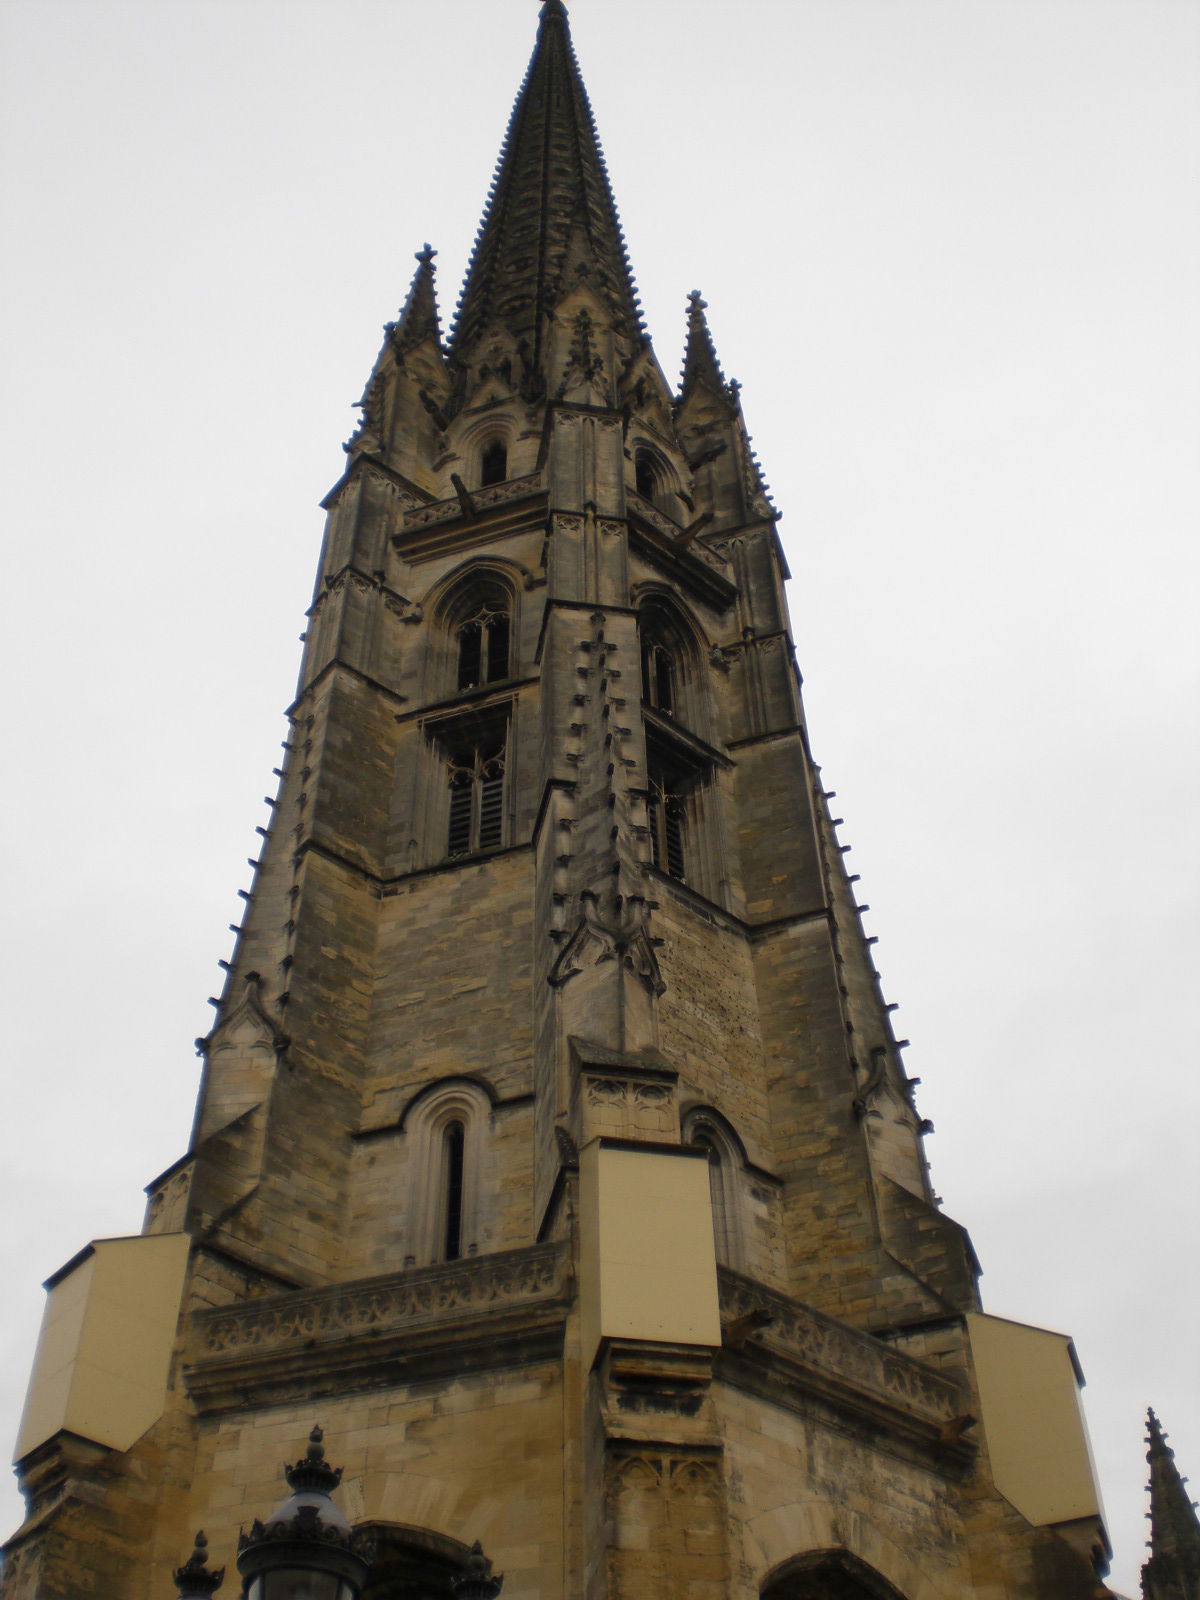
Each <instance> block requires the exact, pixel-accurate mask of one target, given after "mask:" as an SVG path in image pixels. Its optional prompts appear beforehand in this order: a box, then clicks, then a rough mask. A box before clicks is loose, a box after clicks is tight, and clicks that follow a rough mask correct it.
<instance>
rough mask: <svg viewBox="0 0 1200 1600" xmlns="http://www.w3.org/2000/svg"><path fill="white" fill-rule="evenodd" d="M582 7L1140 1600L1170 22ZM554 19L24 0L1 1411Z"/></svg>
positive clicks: (1193, 518)
mask: <svg viewBox="0 0 1200 1600" xmlns="http://www.w3.org/2000/svg"><path fill="white" fill-rule="evenodd" d="M572 9H573V21H574V28H575V37H576V42H577V45H578V48H579V51H580V55H581V58H582V62H583V67H584V72H585V76H586V78H587V81H588V84H589V87H590V89H591V92H592V98H593V102H594V105H595V109H596V113H597V117H598V119H599V123H600V128H601V133H602V136H603V138H604V141H605V145H606V149H607V153H608V157H609V164H610V168H611V171H612V176H613V180H614V184H615V187H616V190H617V195H618V199H619V201H620V203H621V208H622V212H623V216H624V220H625V223H626V230H627V233H628V237H629V244H630V250H631V253H632V257H633V263H634V268H635V271H636V273H637V275H638V279H639V282H640V285H641V288H642V291H643V297H644V300H645V304H646V308H647V314H648V318H649V321H650V326H651V330H652V332H653V333H654V335H655V338H656V345H657V349H658V352H659V356H660V359H661V360H662V362H663V365H664V367H665V368H666V370H667V371H668V373H669V374H671V375H672V376H673V375H674V374H675V373H676V372H677V371H678V366H679V360H680V351H681V344H682V330H683V312H684V304H685V295H686V292H687V291H688V290H689V289H691V288H693V287H699V288H701V289H702V290H703V291H704V293H705V295H706V296H707V298H708V300H709V302H710V306H711V311H710V316H711V320H712V323H713V326H714V330H715V333H716V336H717V340H718V344H719V347H720V349H721V353H722V356H723V359H724V361H725V365H726V368H727V370H728V371H729V372H730V373H731V374H732V375H734V376H736V377H738V378H739V379H741V381H742V382H743V384H744V386H745V388H744V399H745V405H746V410H747V415H748V417H749V420H750V424H751V426H752V428H753V429H754V430H755V433H756V438H757V443H758V447H759V450H760V453H761V456H762V459H763V462H764V465H765V468H766V471H767V474H768V477H769V479H770V481H771V483H772V485H773V487H774V490H775V493H776V497H777V500H778V502H779V504H780V506H781V507H782V509H783V511H784V513H785V520H784V522H783V525H782V527H783V532H784V537H785V540H786V543H787V547H788V551H789V556H790V560H791V563H792V570H793V573H794V577H795V581H794V583H793V585H792V605H793V612H794V617H795V625H796V633H797V640H798V645H799V651H800V658H801V662H802V665H803V667H804V670H805V674H806V682H807V693H808V700H809V710H810V716H811V722H812V729H813V738H814V743H815V746H816V749H817V751H818V756H819V759H821V760H822V761H823V762H824V764H825V775H826V778H827V781H828V786H829V787H832V788H835V789H836V790H837V791H838V803H837V810H838V813H839V814H840V815H843V816H844V817H845V818H846V827H845V829H844V832H843V837H844V839H846V840H847V841H849V842H850V843H852V844H853V846H854V849H855V854H854V855H853V857H852V858H851V859H852V861H853V863H854V867H855V869H856V870H857V871H859V872H861V874H862V889H863V896H862V897H863V899H865V900H867V901H869V902H870V904H871V905H872V907H873V910H872V911H871V913H870V915H869V918H868V921H869V924H870V929H871V931H872V932H873V933H876V934H878V935H879V938H880V943H879V946H878V954H879V962H880V966H881V968H882V971H883V973H884V977H885V982H886V985H887V989H888V992H889V997H890V998H892V999H894V1000H897V1001H898V1002H899V1003H900V1006H901V1009H900V1011H899V1013H898V1025H899V1029H900V1031H901V1033H903V1034H905V1035H907V1036H908V1037H909V1038H910V1039H911V1040H912V1048H911V1050H910V1051H909V1054H908V1062H909V1069H910V1071H912V1072H914V1073H916V1074H918V1075H919V1076H920V1077H921V1078H922V1079H923V1086H922V1089H921V1106H922V1109H923V1111H924V1112H925V1114H927V1115H929V1116H931V1117H932V1118H933V1119H934V1121H935V1122H936V1124H937V1130H938V1131H937V1136H936V1137H935V1138H934V1139H933V1140H932V1141H931V1146H930V1149H931V1157H932V1160H933V1163H934V1174H935V1178H936V1179H937V1181H938V1184H939V1187H940V1189H941V1192H942V1193H943V1195H944V1196H945V1199H946V1203H947V1207H948V1209H949V1210H950V1211H951V1213H952V1214H953V1215H955V1216H956V1217H958V1218H959V1219H961V1220H962V1221H964V1222H965V1223H966V1224H967V1225H968V1226H969V1227H970V1228H971V1230H972V1233H973V1236H974V1239H975V1243H976V1246H977V1248H978V1250H979V1253H980V1255H981V1257H982V1259H983V1263H984V1267H985V1269H986V1275H985V1278H984V1290H985V1293H986V1296H987V1304H988V1307H989V1309H991V1310H993V1311H996V1312H1000V1313H1003V1314H1006V1315H1010V1316H1014V1317H1017V1318H1022V1319H1025V1320H1029V1321H1034V1322H1040V1323H1043V1324H1045V1325H1048V1326H1052V1327H1056V1328H1062V1329H1066V1330H1069V1331H1071V1332H1073V1333H1074V1334H1075V1336H1076V1340H1077V1345H1078V1349H1079V1353H1080V1357H1081V1360H1082V1363H1083V1366H1084V1369H1085V1371H1086V1373H1087V1376H1088V1380H1089V1385H1088V1390H1087V1395H1086V1399H1087V1404H1088V1411H1089V1416H1090V1419H1091V1425H1092V1431H1093V1442H1094V1446H1095V1451H1096V1456H1097V1459H1098V1463H1099V1468H1100V1475H1101V1479H1102V1484H1103V1490H1104V1494H1105V1497H1106V1501H1107V1507H1108V1513H1109V1522H1110V1528H1111V1532H1112V1536H1113V1540H1114V1543H1115V1545H1116V1547H1117V1556H1116V1563H1115V1566H1114V1572H1113V1581H1114V1583H1115V1584H1116V1586H1117V1587H1118V1588H1123V1589H1124V1590H1126V1591H1129V1592H1132V1591H1133V1589H1134V1586H1135V1584H1136V1571H1137V1567H1138V1565H1139V1563H1140V1561H1141V1559H1142V1550H1141V1541H1142V1539H1143V1536H1144V1525H1143V1522H1142V1512H1143V1503H1142V1498H1141V1480H1142V1475H1143V1462H1142V1459H1141V1449H1142V1446H1141V1419H1142V1415H1143V1413H1144V1408H1145V1406H1146V1405H1147V1404H1153V1405H1155V1406H1156V1407H1157V1408H1158V1409H1159V1410H1160V1412H1161V1414H1162V1416H1163V1418H1164V1421H1165V1423H1166V1425H1167V1426H1168V1428H1169V1429H1171V1431H1172V1434H1173V1437H1174V1442H1175V1444H1176V1446H1177V1448H1178V1451H1179V1455H1180V1459H1181V1464H1182V1466H1183V1469H1184V1470H1185V1471H1186V1470H1187V1469H1188V1467H1189V1466H1190V1467H1191V1470H1192V1472H1193V1474H1200V1404H1198V1403H1197V1402H1198V1395H1197V1365H1198V1364H1197V1361H1196V1357H1195V1348H1194V1340H1195V1326H1196V1316H1197V1312H1198V1311H1200V1300H1198V1295H1197V1289H1196V1276H1195V1267H1194V1260H1195V1236H1196V1223H1197V1199H1198V1194H1197V1177H1196V1168H1197V1162H1196V1156H1195V1150H1196V1145H1197V1113H1198V1111H1200V1106H1198V1104H1197V1089H1196V1065H1197V1059H1196V1058H1197V1046H1196V1029H1195V1026H1194V1023H1193V1015H1194V997H1195V993H1196V975H1197V971H1198V970H1200V949H1198V948H1197V942H1198V941H1197V931H1196V930H1197V922H1198V908H1197V904H1196V888H1197V876H1198V875H1197V855H1198V850H1197V828H1196V805H1195V801H1196V788H1197V776H1198V772H1197V768H1198V758H1197V747H1198V744H1200V741H1198V740H1197V738H1196V732H1197V729H1196V689H1197V679H1198V677H1200V650H1198V646H1197V633H1198V631H1200V630H1197V628H1196V625H1195V613H1196V609H1197V576H1198V573H1197V558H1196V554H1195V540H1196V535H1197V511H1198V510H1200V473H1198V466H1197V452H1196V443H1197V438H1198V436H1200V429H1198V424H1200V376H1198V375H1200V313H1198V299H1197V289H1196V285H1197V284H1198V283H1200V214H1198V211H1197V195H1198V194H1200V117H1198V114H1197V101H1198V96H1197V66H1198V62H1200V8H1197V6H1196V5H1195V4H1194V3H1193V0H743V3H741V4H739V5H734V4H730V3H728V0H721V3H718V0H656V3H654V4H653V5H650V4H646V3H645V0H576V3H575V4H574V6H573V8H572ZM535 22H536V7H535V5H534V3H533V0H454V3H453V4H445V5H430V4H428V3H424V0H422V3H417V0H2V3H0V28H2V30H3V36H2V37H0V53H2V55H3V59H4V66H3V69H2V71H3V79H2V80H0V100H2V101H3V105H4V110H3V113H2V115H3V124H2V128H3V141H4V168H3V184H4V191H3V201H2V203H3V216H4V222H5V226H6V232H7V237H8V245H7V248H6V250H5V252H4V258H3V268H2V271H3V278H4V284H3V294H2V296H0V314H2V315H3V318H4V339H5V349H6V351H7V354H6V357H5V362H4V373H3V391H4V393H3V405H4V416H3V426H2V429H0V436H2V440H3V449H4V451H5V455H6V460H5V463H4V465H5V473H4V482H5V487H6V509H7V513H8V517H7V522H8V537H9V546H10V548H9V554H8V556H7V559H6V574H7V577H8V586H9V599H8V603H7V606H6V608H5V628H4V638H5V644H6V645H7V646H8V647H9V651H10V663H9V666H8V668H7V673H6V680H5V681H6V682H7V683H8V685H9V695H8V702H7V712H6V719H5V720H6V726H7V735H6V739H5V744H6V747H7V752H8V757H9V776H8V780H7V782H6V783H5V785H4V787H3V791H2V794H3V806H4V811H5V823H4V838H5V840H6V844H7V846H8V862H7V865H6V867H5V874H4V881H5V884H6V888H7V891H8V892H7V895H6V900H7V905H6V907H5V929H6V933H7V936H8V948H7V953H6V957H5V961H4V965H3V976H4V980H5V984H6V987H7V988H8V989H9V994H8V998H7V1000H6V1015H7V1019H8V1026H7V1030H6V1031H7V1044H8V1047H9V1048H8V1061H9V1065H8V1073H7V1084H8V1087H7V1091H6V1097H5V1113H6V1114H5V1118H4V1126H3V1131H2V1138H3V1142H4V1149H3V1152H0V1161H2V1167H0V1170H3V1172H4V1175H5V1179H6V1186H7V1189H8V1194H7V1197H6V1199H5V1215H6V1221H7V1227H6V1229H5V1236H4V1240H3V1252H4V1253H3V1261H2V1262H0V1267H2V1271H3V1282H4V1284H5V1291H6V1292H5V1296H4V1304H3V1307H2V1309H0V1316H2V1319H3V1324H2V1327H0V1414H2V1415H3V1416H6V1417H11V1418H12V1419H13V1421H14V1422H15V1413H16V1411H17V1409H18V1408H19V1403H20V1394H21V1390H22V1387H23V1384H24V1375H25V1373H26V1371H27V1369H28V1361H29V1355H30V1351H31V1346H32V1341H33V1338H34V1335H35V1332H36V1325H37V1320H38V1317H39V1315H40V1298H41V1296H40V1290H39V1289H38V1283H39V1280H40V1279H41V1278H42V1277H44V1276H45V1275H46V1274H47V1273H48V1272H49V1271H51V1270H52V1269H53V1268H55V1267H56V1266H58V1265H59V1264H60V1263H61V1262H62V1261H63V1260H65V1259H66V1258H67V1257H68V1256H69V1255H71V1254H72V1253H73V1252H74V1251H75V1250H76V1248H78V1246H79V1245H80V1244H82V1243H83V1242H85V1241H86V1240H87V1239H88V1238H89V1237H92V1236H96V1235H103V1234H108V1233H120V1232H129V1231H135V1230H136V1229H137V1227H138V1225H139V1222H140V1205H139V1201H140V1191H141V1186H142V1185H143V1184H144V1183H145V1182H146V1181H147V1180H149V1179H150V1178H151V1177H153V1176H154V1174H155V1173H156V1172H157V1171H159V1170H160V1169H161V1168H163V1167H165V1166H166V1165H167V1164H168V1163H169V1162H171V1161H172V1160H173V1159H174V1158H175V1157H176V1155H178V1154H179V1152H180V1150H181V1149H182V1147H183V1143H184V1141H185V1139H186V1136H187V1131H188V1125H189V1118H190V1113H191V1101H192V1096H193V1092H194V1087H195V1081H196V1072H197V1064H196V1061H195V1059H194V1056H193V1053H192V1040H193V1038H194V1037H195V1036H196V1035H197V1034H199V1033H201V1032H204V1031H206V1030H207V1027H208V1018H209V1015H210V1013H209V1010H208V1008H207V1007H206V1005H205V1003H204V1002H205V996H206V995H208V994H210V993H212V992H213V990H214V988H215V986H216V985H217V983H218V978H219V974H218V972H217V969H216V961H217V958H218V957H219V956H223V955H226V954H227V953H228V946H229V943H230V939H229V936H228V934H227V933H226V931H225V929H226V925H227V924H228V923H229V922H231V921H233V920H235V918H236V913H237V909H238V905H239V902H238V901H237V899H236V890H237V889H238V888H239V887H241V886H244V885H245V884H246V882H247V881H248V876H249V873H248V869H247V867H246V866H245V861H246V857H247V856H249V855H251V854H253V853H254V847H255V843H256V836H255V834H254V832H253V828H254V825H255V824H256V823H258V822H260V821H262V820H263V808H262V806H261V803H260V796H262V795H263V794H265V793H267V792H268V791H269V790H270V788H271V787H272V779H271V777H270V771H271V768H272V766H274V765H275V764H276V758H277V752H276V744H277V741H278V740H279V739H280V738H281V737H282V735H283V723H282V718H281V712H282V708H283V707H284V705H285V704H286V702H287V701H288V699H289V698H290V695H291V691H292V686H293V681H294V673H295V667H296V662H297V657H298V645H297V643H296V635H297V634H298V633H299V631H300V629H301V627H302V626H303V621H302V613H303V610H304V606H305V604H306V601H307V595H308V588H309V584H310V582H311V575H312V569H313V565H314V562H315V559H316V553H317V548H318V541H319V538H320V528H321V517H320V513H319V511H318V509H317V501H318V499H319V498H320V496H321V494H322V493H323V492H324V490H325V489H326V488H327V487H328V486H329V485H330V484H331V483H332V482H333V481H334V479H335V478H336V477H337V476H338V474H339V472H340V470H341V466H342V460H343V458H342V454H341V450H340V444H341V441H342V440H343V439H344V438H346V437H347V436H348V434H349V433H350V431H351V429H352V426H353V417H352V413H351V410H350V403H351V402H352V401H353V400H355V399H357V398H358V395H359V393H360V390H361V386H362V383H363V380H364V378H365V376H366V374H367V372H368V370H369V367H370V364H371V361H372V359H373V357H374V355H375V351H376V348H377V344H378V340H379V332H380V325H381V324H382V323H383V322H384V321H385V320H386V319H387V318H388V317H389V316H391V315H393V314H394V312H395V309H396V306H397V305H398V303H399V301H400V300H401V298H402V296H403V293H404V291H405V288H406V285H407V281H408V278H409V274H410V270H411V267H412V259H411V256H412V252H413V251H414V250H416V249H418V248H419V247H420V245H421V244H422V242H423V241H424V240H425V239H430V240H431V241H432V242H433V243H434V244H435V245H436V246H437V247H438V249H439V250H440V252H441V255H440V257H439V261H440V265H441V268H442V273H443V278H442V290H443V302H444V306H445V307H446V308H449V307H450V306H452V304H453V300H454V298H455V295H456V293H457V288H458V283H459V280H460V278H461V274H462V270H463V267H464V264H465V260H466V255H467V251H468V248H469V243H470V238H471V235H472V233H473V231H474V228H475V225H476V222H477V220H478V215H479V212H480V209H481V206H482V200H483V195H484V191H485V188H486V185H487V181H488V178H489V176H490V169H491V164H492V162H493V160H494V157H495V153H496V150H497V148H498V145H499V140H500V136H501V133H502V129H503V125H504V122H505V119H506V117H507V113H508V108H509V105H510V102H511V98H512V95H513V93H514V91H515V88H516V85H517V83H518V81H519V78H520V75H521V73H522V71H523V68H524V64H525V60H526V57H527V55H528V51H529V48H530V45H531V42H532V36H533V29H534V25H535ZM3 1431H4V1432H5V1433H8V1432H10V1431H11V1429H10V1425H9V1424H8V1423H4V1424H3ZM4 1493H5V1495H7V1493H8V1491H7V1490H5V1491H4ZM18 1514H19V1508H18V1503H17V1500H16V1497H15V1495H13V1496H12V1497H11V1498H5V1499H4V1500H3V1503H2V1505H0V1520H3V1521H4V1522H5V1524H7V1525H13V1524H15V1523H16V1521H17V1520H18Z"/></svg>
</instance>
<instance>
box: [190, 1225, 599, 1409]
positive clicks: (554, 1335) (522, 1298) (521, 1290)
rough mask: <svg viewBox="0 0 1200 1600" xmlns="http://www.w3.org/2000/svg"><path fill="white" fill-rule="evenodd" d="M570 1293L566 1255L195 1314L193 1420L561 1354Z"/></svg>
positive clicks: (515, 1253) (506, 1258) (394, 1277)
mask: <svg viewBox="0 0 1200 1600" xmlns="http://www.w3.org/2000/svg"><path fill="white" fill-rule="evenodd" d="M571 1292H572V1289H571V1275H570V1265H569V1261H568V1258H567V1252H566V1249H565V1247H564V1246H562V1245H559V1244H551V1245H534V1246H533V1247H531V1248H528V1249H522V1250H506V1251H503V1252H499V1253H497V1254H495V1255H487V1256H479V1257H477V1258H476V1259H474V1260H469V1261H456V1262H454V1263H453V1264H451V1265H446V1266H436V1267H425V1268H421V1269H418V1270H415V1271H408V1272H397V1273H391V1274H389V1275H388V1276H387V1277H382V1278H370V1279H364V1280H360V1281H359V1282H357V1283H349V1284H334V1285H331V1286H330V1287H328V1288H324V1289H317V1290H300V1291H297V1292H295V1293H290V1294H284V1295H272V1296H270V1297H269V1298H263V1299H255V1300H252V1301H242V1302H240V1303H239V1304H237V1305H233V1306H222V1307H219V1308H217V1309H214V1310H210V1311H203V1312H201V1313H200V1314H199V1315H198V1316H197V1317H196V1318H195V1320H194V1322H193V1327H192V1336H191V1341H190V1348H189V1351H188V1353H187V1358H186V1362H185V1368H184V1373H185V1377H186V1380H187V1385H188V1390H189V1392H190V1393H191V1396H192V1399H193V1400H194V1401H195V1403H196V1405H197V1407H198V1408H199V1409H200V1410H201V1411H202V1412H212V1411H219V1410H224V1409H226V1408H228V1407H231V1406H233V1407H236V1406H239V1405H243V1406H244V1404H245V1402H246V1396H247V1393H252V1394H253V1395H254V1396H255V1399H256V1400H259V1401H261V1400H263V1399H265V1398H266V1397H267V1396H268V1395H270V1396H272V1397H274V1398H278V1399H283V1398H286V1397H288V1396H290V1395H293V1394H300V1395H303V1394H309V1395H313V1396H315V1395H320V1394H330V1393H342V1392H346V1391H348V1390H351V1389H377V1388H386V1387H389V1386H392V1385H394V1384H396V1383H399V1382H412V1381H415V1380H416V1379H418V1378H422V1379H423V1378H429V1377H435V1376H444V1375H449V1374H451V1373H456V1372H464V1371H471V1370H487V1369H491V1368H495V1367H500V1366H507V1365H512V1364H515V1363H517V1362H525V1361H531V1360H537V1359H541V1358H542V1357H543V1356H548V1355H552V1354H554V1353H556V1352H557V1351H559V1350H560V1349H561V1345H562V1335H563V1327H564V1323H565V1317H566V1307H567V1304H568V1301H569V1297H570V1294H571Z"/></svg>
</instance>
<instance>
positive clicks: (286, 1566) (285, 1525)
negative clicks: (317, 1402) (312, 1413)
mask: <svg viewBox="0 0 1200 1600" xmlns="http://www.w3.org/2000/svg"><path fill="white" fill-rule="evenodd" d="M321 1438H322V1434H321V1430H320V1428H314V1429H313V1431H312V1433H311V1434H309V1439H308V1451H307V1453H306V1455H305V1457H304V1460H303V1461H298V1462H297V1463H296V1465H295V1466H294V1467H285V1468H284V1473H285V1476H286V1477H287V1481H288V1487H289V1488H290V1489H291V1490H292V1493H291V1494H290V1495H289V1496H288V1498H287V1499H286V1500H285V1501H284V1502H283V1504H282V1505H281V1506H280V1507H279V1508H278V1509H277V1510H275V1511H273V1512H272V1513H271V1515H270V1516H269V1517H268V1518H267V1520H266V1521H265V1522H259V1521H257V1520H256V1521H255V1523H254V1526H253V1527H252V1528H251V1529H250V1532H249V1533H243V1534H242V1535H241V1537H240V1538H239V1540H238V1558H237V1565H238V1571H239V1572H240V1573H241V1575H242V1582H243V1589H242V1596H243V1600H358V1595H359V1593H360V1592H361V1590H362V1586H363V1582H364V1580H365V1579H366V1576H367V1571H368V1569H369V1567H370V1564H371V1558H372V1556H373V1555H374V1553H375V1552H374V1548H373V1546H372V1542H371V1540H370V1538H369V1536H368V1535H366V1534H363V1533H359V1532H357V1531H356V1530H355V1529H354V1528H352V1527H351V1526H350V1524H349V1523H348V1522H347V1521H346V1519H345V1517H344V1516H343V1515H342V1513H341V1512H340V1511H339V1510H338V1508H337V1507H336V1506H335V1505H334V1503H333V1501H332V1500H331V1499H330V1498H329V1496H330V1494H331V1493H332V1492H333V1490H334V1489H336V1488H337V1486H338V1484H339V1483H340V1482H341V1479H342V1469H341V1468H340V1467H338V1468H337V1469H336V1471H335V1470H334V1468H333V1467H331V1466H329V1464H328V1463H327V1462H326V1460H325V1450H324V1447H323V1446H322V1444H321Z"/></svg>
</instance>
